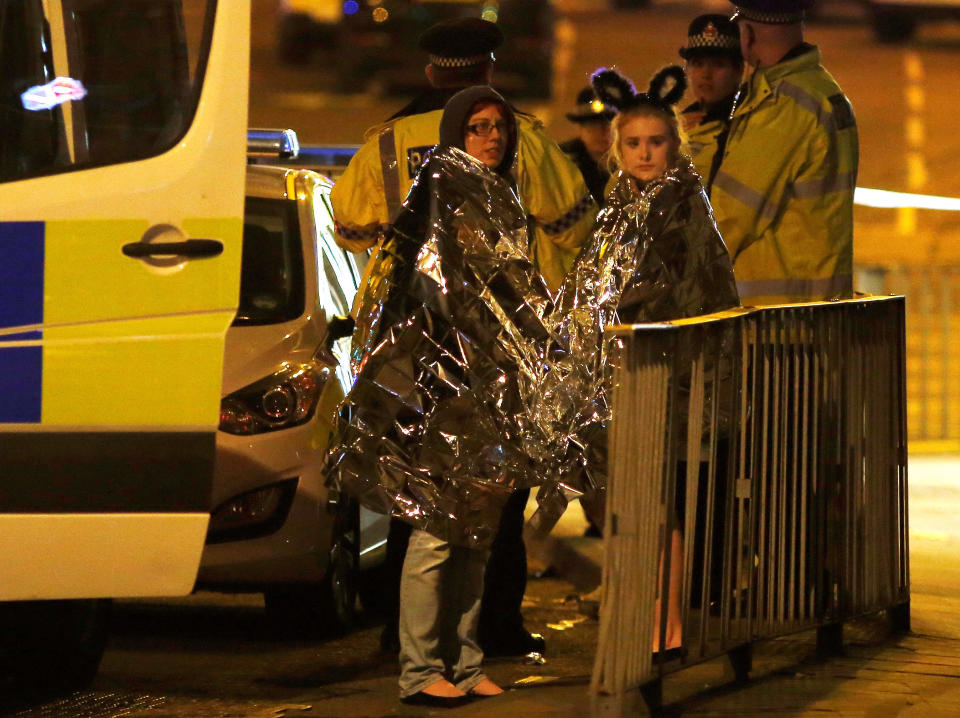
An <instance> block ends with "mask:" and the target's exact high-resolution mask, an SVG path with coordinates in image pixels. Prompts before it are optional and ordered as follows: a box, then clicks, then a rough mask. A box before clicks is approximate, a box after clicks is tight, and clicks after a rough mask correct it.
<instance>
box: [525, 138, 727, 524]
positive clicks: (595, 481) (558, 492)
mask: <svg viewBox="0 0 960 718" xmlns="http://www.w3.org/2000/svg"><path fill="white" fill-rule="evenodd" d="M739 303H740V302H739V297H738V295H737V288H736V283H735V281H734V277H733V267H732V264H731V260H730V255H729V254H728V252H727V250H726V247H725V245H724V243H723V239H722V238H721V237H720V233H719V231H718V230H717V226H716V222H715V221H714V218H713V212H712V209H711V207H710V203H709V201H708V200H707V197H706V194H705V193H704V191H703V188H702V187H701V184H700V179H699V176H698V175H697V174H696V171H695V170H694V169H693V166H692V164H691V163H690V162H689V160H688V159H686V158H685V157H681V159H680V161H679V163H678V166H677V167H675V168H673V169H670V170H668V171H667V172H666V174H665V175H663V176H662V177H660V178H658V179H655V180H652V181H651V182H649V183H647V184H646V185H644V186H638V185H637V184H636V180H634V179H632V178H631V177H629V176H628V175H626V174H625V173H623V172H621V173H620V176H619V179H618V182H617V184H616V186H615V187H614V189H613V190H612V191H611V192H610V195H609V197H608V198H607V205H606V206H605V207H604V208H603V209H602V210H601V211H600V214H599V215H598V216H597V221H596V224H595V226H594V232H593V236H592V238H591V240H590V241H589V242H588V243H587V244H586V245H584V247H583V249H582V250H581V252H580V255H579V256H578V257H577V261H576V264H575V265H574V267H573V269H572V270H571V271H570V273H569V274H568V275H567V277H566V279H565V281H564V284H563V285H562V286H561V288H560V290H559V294H558V296H557V299H556V309H555V310H554V313H553V315H552V316H551V318H550V319H549V320H548V324H549V326H550V327H551V328H552V330H553V331H554V332H555V333H556V334H557V336H558V338H559V341H560V342H561V345H563V346H565V347H566V348H567V349H568V351H567V353H566V356H565V357H564V358H563V359H561V360H559V361H556V362H553V363H551V364H549V365H545V369H546V370H545V371H544V372H543V373H542V374H541V379H540V382H539V386H538V392H537V396H538V400H537V402H536V405H535V407H534V410H533V414H534V417H533V418H534V420H535V421H536V422H537V423H539V424H541V425H543V426H547V427H550V428H549V429H548V430H547V431H548V433H549V434H550V435H551V449H550V450H548V452H547V456H549V457H550V458H549V459H548V461H549V462H553V465H552V466H551V467H550V468H548V469H546V474H547V475H548V477H550V481H549V482H548V483H547V485H544V486H543V487H541V489H540V492H539V493H538V501H539V504H540V510H539V511H538V513H537V515H536V516H535V518H534V525H535V528H537V529H538V530H540V531H545V530H548V529H549V528H550V526H552V524H553V523H554V522H555V521H556V519H557V518H558V517H559V516H560V514H561V513H563V510H564V509H565V508H566V504H567V502H568V500H569V499H570V498H572V497H575V496H581V495H585V498H586V499H594V501H592V502H591V501H585V505H588V504H591V503H593V504H599V505H601V506H602V502H601V501H598V500H597V499H600V498H602V495H603V492H604V489H605V486H606V463H607V460H606V459H607V456H606V444H607V439H606V424H607V422H608V421H609V419H610V412H611V407H610V404H609V396H610V394H611V391H610V389H611V387H610V383H611V381H612V375H613V365H612V361H613V359H614V357H615V352H614V353H611V347H610V346H608V345H607V344H606V343H605V342H604V338H603V331H604V328H605V327H607V326H610V325H614V324H633V323H643V322H661V321H668V320H672V319H681V318H684V317H692V316H697V315H701V314H709V313H711V312H716V311H720V310H722V309H727V308H730V307H735V306H737V305H738V304H739ZM593 518H594V520H600V519H602V516H599V515H598V516H595V517H593Z"/></svg>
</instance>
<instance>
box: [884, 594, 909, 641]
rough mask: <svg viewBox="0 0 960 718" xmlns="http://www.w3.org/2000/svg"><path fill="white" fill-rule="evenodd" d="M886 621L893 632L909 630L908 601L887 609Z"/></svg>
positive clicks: (906, 631)
mask: <svg viewBox="0 0 960 718" xmlns="http://www.w3.org/2000/svg"><path fill="white" fill-rule="evenodd" d="M887 621H888V622H889V625H890V630H891V631H892V632H893V633H909V632H910V601H907V602H906V603H901V604H899V605H897V606H891V607H890V608H888V609H887Z"/></svg>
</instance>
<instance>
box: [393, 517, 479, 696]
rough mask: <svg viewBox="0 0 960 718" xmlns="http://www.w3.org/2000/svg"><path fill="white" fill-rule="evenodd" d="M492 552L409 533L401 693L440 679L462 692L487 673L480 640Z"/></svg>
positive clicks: (402, 588) (403, 591) (403, 596)
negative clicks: (482, 601)
mask: <svg viewBox="0 0 960 718" xmlns="http://www.w3.org/2000/svg"><path fill="white" fill-rule="evenodd" d="M488 556H489V552H488V551H481V550H476V549H470V548H465V547H462V546H451V545H450V544H448V543H447V542H446V541H442V540H440V539H438V538H436V537H434V536H433V535H431V534H428V533H427V532H426V531H419V530H414V531H413V532H412V533H411V534H410V544H409V546H408V548H407V556H406V558H405V559H404V562H403V573H402V575H401V578H400V697H401V698H405V697H407V696H410V695H413V694H414V693H418V692H420V691H422V690H423V689H424V688H426V687H427V686H429V685H430V684H431V683H435V682H436V681H438V680H439V679H441V678H446V679H448V680H449V681H450V682H451V683H453V684H454V685H455V686H457V688H459V689H460V690H462V691H464V692H468V691H470V689H471V688H473V687H474V686H475V685H477V684H478V683H480V681H482V680H483V679H484V678H486V676H485V675H484V674H483V672H482V670H481V669H480V664H481V663H482V661H483V651H482V650H481V649H480V645H479V643H478V642H477V622H478V620H479V618H480V597H481V596H482V595H483V573H484V570H485V568H486V565H487V558H488Z"/></svg>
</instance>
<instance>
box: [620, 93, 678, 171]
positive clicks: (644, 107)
mask: <svg viewBox="0 0 960 718" xmlns="http://www.w3.org/2000/svg"><path fill="white" fill-rule="evenodd" d="M635 117H656V118H657V119H658V120H663V123H664V124H665V125H666V126H667V131H668V133H669V135H670V139H671V141H672V144H673V148H672V149H671V151H670V157H669V160H668V162H667V164H668V166H670V167H673V165H674V164H676V161H677V157H678V156H679V153H680V127H679V125H678V123H677V116H676V115H675V114H674V113H673V112H669V111H667V110H664V109H661V108H659V107H654V106H653V105H651V104H649V103H646V102H643V103H640V104H638V105H634V106H633V107H630V108H628V109H626V110H624V111H622V112H620V113H619V114H618V115H617V116H616V117H614V118H613V124H612V130H613V144H611V145H610V149H609V150H608V151H607V154H606V155H604V157H603V164H604V165H605V166H606V167H607V169H609V170H610V171H611V172H616V171H618V170H619V169H620V168H621V167H622V166H623V155H622V154H621V153H620V130H621V128H622V127H623V126H624V125H625V124H626V123H627V122H628V121H629V120H632V119H634V118H635Z"/></svg>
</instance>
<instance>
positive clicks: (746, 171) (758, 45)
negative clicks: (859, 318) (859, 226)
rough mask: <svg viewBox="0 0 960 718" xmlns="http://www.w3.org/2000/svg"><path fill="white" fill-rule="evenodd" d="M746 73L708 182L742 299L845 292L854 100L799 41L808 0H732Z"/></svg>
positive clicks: (855, 148) (753, 301)
mask: <svg viewBox="0 0 960 718" xmlns="http://www.w3.org/2000/svg"><path fill="white" fill-rule="evenodd" d="M731 2H733V4H734V5H736V8H737V9H736V12H734V14H733V16H732V17H731V19H732V20H734V21H736V22H737V24H738V25H739V27H740V47H741V50H742V52H743V58H744V60H745V61H746V62H747V64H748V66H749V68H748V77H747V80H746V82H745V83H744V86H743V88H742V90H741V93H740V96H739V97H738V99H737V102H736V106H735V108H734V111H733V115H732V120H731V124H730V128H729V134H728V138H727V140H726V146H725V148H724V150H723V154H722V157H721V159H720V161H719V167H718V168H717V171H716V174H715V176H714V178H713V182H712V184H711V186H710V199H711V202H712V203H713V210H714V214H715V216H716V220H717V226H718V227H719V228H720V232H721V234H723V238H724V240H725V241H726V243H727V248H728V249H729V250H730V255H731V256H732V257H733V262H734V265H733V269H734V274H735V275H736V278H737V288H738V290H739V291H740V298H741V300H742V302H743V303H744V304H745V305H759V304H773V303H783V302H801V301H813V300H824V299H831V298H838V297H849V296H851V294H852V270H853V190H854V187H855V185H856V180H857V166H858V162H859V143H858V138H857V124H856V120H855V118H854V114H853V109H852V108H851V106H850V102H849V101H848V100H847V98H846V96H845V95H844V94H843V91H842V90H841V89H840V87H839V86H838V85H837V83H836V81H835V80H834V79H833V77H831V76H830V73H828V72H827V71H826V70H825V69H824V68H823V66H822V65H821V64H820V50H819V49H817V48H816V47H815V46H813V45H810V44H808V43H806V42H804V38H803V25H802V21H803V16H804V10H806V9H807V8H808V7H810V5H812V0H731Z"/></svg>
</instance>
